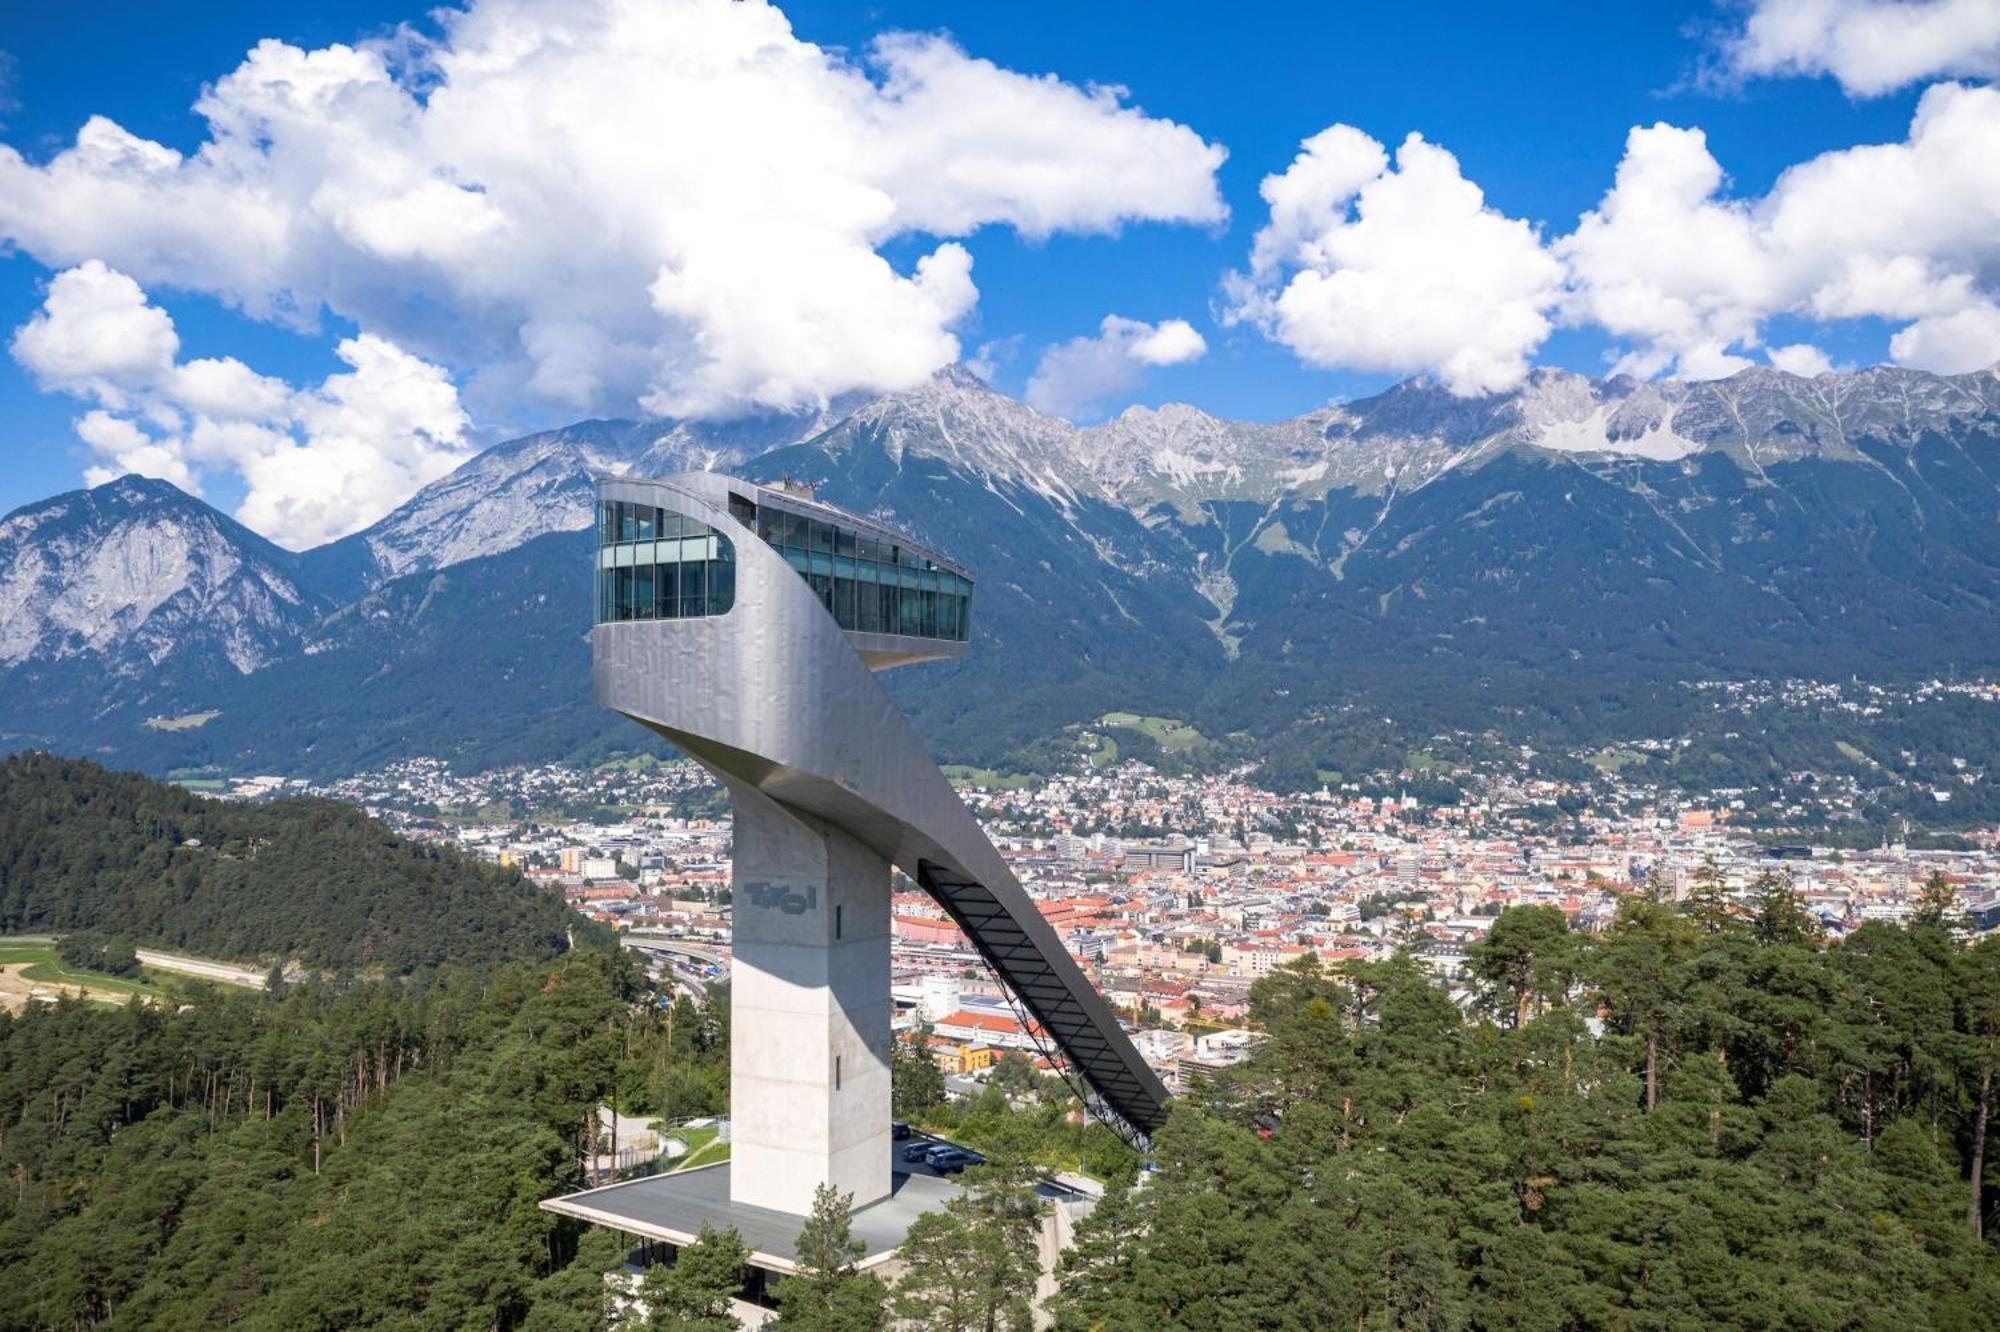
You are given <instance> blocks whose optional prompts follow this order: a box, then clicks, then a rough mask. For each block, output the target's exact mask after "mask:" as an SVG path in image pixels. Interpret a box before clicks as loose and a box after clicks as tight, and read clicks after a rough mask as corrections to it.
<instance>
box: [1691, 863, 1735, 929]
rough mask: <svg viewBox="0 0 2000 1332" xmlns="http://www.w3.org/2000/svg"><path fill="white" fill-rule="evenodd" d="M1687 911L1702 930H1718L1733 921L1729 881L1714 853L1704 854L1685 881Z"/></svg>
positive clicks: (1733, 914) (1731, 923) (1733, 912)
mask: <svg viewBox="0 0 2000 1332" xmlns="http://www.w3.org/2000/svg"><path fill="white" fill-rule="evenodd" d="M1687 913H1688V915H1689V916H1690V917H1691V918H1692V919H1693V920H1694V923H1695V924H1696V925H1698V926H1700V927H1701V931H1702V933H1703V934H1720V933H1722V932H1723V931H1724V930H1726V929H1728V928H1729V927H1730V926H1731V925H1733V924H1734V923H1735V920H1736V914H1735V911H1734V909H1733V908H1732V907H1731V906H1730V902H1729V883H1728V880H1727V879H1726V878H1724V876H1723V873H1722V867H1721V866H1719V865H1717V864H1716V863H1715V857H1714V856H1705V857H1703V859H1702V862H1701V866H1700V868H1698V869H1696V870H1695V872H1694V877H1693V879H1692V880H1691V881H1690V882H1689V885H1688V899H1687Z"/></svg>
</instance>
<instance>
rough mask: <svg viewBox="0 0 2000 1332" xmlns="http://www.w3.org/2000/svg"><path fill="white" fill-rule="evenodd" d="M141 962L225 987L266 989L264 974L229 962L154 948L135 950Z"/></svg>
mask: <svg viewBox="0 0 2000 1332" xmlns="http://www.w3.org/2000/svg"><path fill="white" fill-rule="evenodd" d="M132 951H133V952H135V953H137V954H138V955H139V961H141V962H142V963H144V964H145V965H147V966H149V967H158V968H159V969H160V970H161V971H178V972H180V973H181V974H182V975H184V976H199V977H200V978H201V979H203V980H213V981H221V982H222V983H223V984H225V985H242V986H245V987H247V988H249V989H253V990H261V989H263V988H264V973H263V972H261V971H258V970H255V969H254V968H251V967H239V966H236V965H234V964H232V963H228V962H210V961H209V960H208V959H206V958H200V957H183V956H181V955H180V954H178V953H162V952H160V951H159V950H157V949H153V948H135V949H133V950H132Z"/></svg>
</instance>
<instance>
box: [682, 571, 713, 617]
mask: <svg viewBox="0 0 2000 1332" xmlns="http://www.w3.org/2000/svg"><path fill="white" fill-rule="evenodd" d="M680 568H681V614H682V615H706V614H708V594H707V585H708V578H707V570H708V566H707V565H706V564H703V563H699V562H697V561H694V560H688V561H686V562H685V563H683V564H682V565H681V567H680Z"/></svg>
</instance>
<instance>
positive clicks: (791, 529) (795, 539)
mask: <svg viewBox="0 0 2000 1332" xmlns="http://www.w3.org/2000/svg"><path fill="white" fill-rule="evenodd" d="M811 527H812V523H811V521H810V520H809V519H807V518H806V517H805V516H804V515H803V514H797V513H788V514H786V515H785V549H786V550H805V549H808V548H809V547H810V546H811V545H812V542H811V540H810V539H809V533H810V529H811Z"/></svg>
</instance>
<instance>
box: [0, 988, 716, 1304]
mask: <svg viewBox="0 0 2000 1332" xmlns="http://www.w3.org/2000/svg"><path fill="white" fill-rule="evenodd" d="M634 985H635V974H634V972H633V969H632V967H631V964H630V963H629V962H628V961H627V960H626V959H625V958H624V957H623V956H622V955H621V954H619V953H617V952H615V951H613V950H594V949H593V950H580V951H578V952H575V953H571V954H569V955H567V956H566V957H564V958H563V959H562V960H561V961H559V962H556V963H553V964H543V965H540V966H527V965H518V966H514V967H510V968H506V969H502V970H499V971H497V972H470V971H460V970H456V969H454V970H451V971H449V972H446V973H443V974H441V975H439V976H438V977H436V978H435V979H434V981H433V982H432V983H431V984H428V985H426V986H423V987H417V986H413V985H411V984H410V983H408V982H397V981H383V982H371V983H367V984H363V985H360V986H357V987H354V988H351V989H346V990H342V989H337V988H333V987H328V986H324V985H321V984H318V983H313V984H307V985H301V986H293V987H289V988H288V989H287V990H285V991H284V992H283V993H280V994H275V995H252V994H236V993H230V994H218V995H214V996H212V997H208V998H204V999H203V1001H202V1002H201V1003H200V1004H198V1005H196V1006H194V1007H191V1008H188V1009H185V1010H182V1011H180V1012H176V1013H167V1012H164V1011H162V1010H161V1009H159V1008H154V1007H140V1006H133V1007H130V1008H123V1009H119V1008H110V1007H104V1006H98V1005H87V1004H80V1003H73V1002H65V1003H63V1004H60V1005H57V1006H52V1007H51V1006H37V1007H36V1008H34V1009H32V1010H31V1011H29V1012H27V1013H24V1014H22V1015H21V1016H19V1017H6V1016H0V1166H3V1167H4V1170H5V1173H6V1177H7V1180H8V1185H7V1187H6V1188H5V1189H0V1328H8V1329H13V1328H84V1327H96V1326H110V1327H120V1328H152V1327H185V1328H196V1327H203V1328H206V1327H222V1326H244V1327H255V1328H269V1329H283V1330H284V1332H301V1330H303V1329H314V1328H320V1329H327V1332H334V1329H349V1328H357V1327H378V1326H390V1325H394V1326H401V1327H409V1326H426V1327H479V1328H516V1327H522V1326H535V1327H542V1328H552V1327H565V1326H582V1327H588V1326H591V1325H593V1324H592V1321H591V1319H592V1317H593V1316H594V1315H592V1314H591V1313H590V1312H589V1311H590V1310H592V1309H594V1307H595V1304H596V1303H598V1302H600V1301H601V1299H602V1294H603V1282H602V1280H601V1278H600V1276H599V1275H598V1274H599V1273H601V1272H602V1271H603V1270H604V1269H605V1267H606V1266H608V1265H609V1264H610V1262H611V1261H613V1259H614V1257H615V1256H617V1255H618V1254H620V1253H622V1249H621V1248H620V1247H619V1246H617V1245H608V1237H605V1236H600V1237H598V1238H597V1239H596V1240H595V1241H594V1243H593V1247H591V1248H590V1249H589V1250H588V1256H587V1261H586V1263H585V1265H584V1268H583V1269H581V1274H582V1275H583V1277H584V1279H583V1280H582V1281H581V1283H577V1282H576V1276H577V1275H578V1272H575V1271H569V1270H566V1266H567V1265H569V1264H570V1263H571V1260H572V1258H573V1257H574V1255H575V1251H576V1244H577V1236H576V1233H575V1230H574V1228H573V1225H572V1223H569V1222H565V1221H560V1220H558V1219H557V1218H555V1217H554V1216H552V1215H550V1214H548V1213H545V1212H541V1211H539V1210H537V1208H536V1203H537V1202H539V1201H540V1199H541V1198H543V1197H545V1196H547V1195H549V1194H552V1193H556V1192H559V1191H562V1190H566V1189H575V1188H578V1187H581V1185H582V1178H581V1175H580V1172H579V1167H578V1161H579V1158H580V1151H581V1148H582V1145H583V1143H584V1142H585V1140H586V1134H587V1133H588V1132H589V1126H590V1123H591V1118H590V1116H591V1108H592V1107H593V1106H595V1105H597V1104H599V1103H601V1102H602V1101H603V1100H605V1099H606V1098H610V1097H616V1098H618V1102H619V1104H620V1105H621V1107H623V1108H626V1109H629V1110H638V1111H648V1110H659V1109H666V1110H671V1111H674V1112H676V1113H679V1114H683V1115H686V1114H694V1113H699V1112H701V1111H706V1110H714V1109H716V1108H719V1105H720V1104H721V1101H722V1099H724V1098H725V1096H726V1093H724V1092H723V1091H722V1090H721V1088H722V1086H723V1081H724V1079H725V1078H726V1076H727V1069H726V1063H727V1044H726V1040H727V1037H726V1031H725V1030H724V1029H723V1028H721V1027H719V1026H715V1025H713V1024H712V1023H710V1022H708V1021H705V1020H703V1019H702V1018H700V1017H699V1016H698V1015H697V1014H696V1013H695V1010H694V1009H693V1006H692V1005H689V1004H687V1003H686V1002H685V1001H683V1003H682V1004H681V1006H680V1009H679V1010H678V1012H677V1013H676V1014H675V1016H677V1017H679V1018H680V1020H679V1021H678V1022H674V1021H671V1020H670V1018H669V1015H668V1014H663V1013H660V1012H658V1010H656V1009H653V1008H652V1007H650V1006H645V1007H635V1006H634V1005H633V1003H632V1002H631V1001H632V1000H633V999H634V998H635V997H636V993H635V990H634ZM725 1011H726V1010H725ZM607 1245H608V1247H607ZM566 1281H567V1282H568V1283H569V1284H568V1285H565V1282H566ZM573 1299H574V1300H577V1301H579V1302H580V1303H581V1306H582V1308H583V1310H584V1311H585V1312H584V1313H583V1314H582V1315H580V1318H581V1321H577V1322H570V1321H565V1320H564V1319H563V1318H562V1317H561V1314H562V1311H563V1309H564V1308H565V1307H566V1305H567V1303H568V1302H569V1301H571V1300H573ZM531 1311H538V1313H537V1316H536V1317H535V1318H534V1319H533V1320H532V1321H531V1320H530V1314H531Z"/></svg>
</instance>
